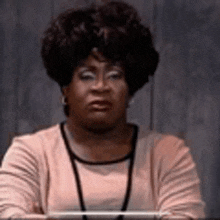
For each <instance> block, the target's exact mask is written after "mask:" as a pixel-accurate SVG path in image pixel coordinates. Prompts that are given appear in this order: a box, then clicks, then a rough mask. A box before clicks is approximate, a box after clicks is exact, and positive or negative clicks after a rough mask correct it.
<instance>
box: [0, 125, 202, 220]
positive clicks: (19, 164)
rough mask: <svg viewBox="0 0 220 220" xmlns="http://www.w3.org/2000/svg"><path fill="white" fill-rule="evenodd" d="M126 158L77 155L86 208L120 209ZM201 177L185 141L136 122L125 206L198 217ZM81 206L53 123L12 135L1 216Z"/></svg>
mask: <svg viewBox="0 0 220 220" xmlns="http://www.w3.org/2000/svg"><path fill="white" fill-rule="evenodd" d="M128 164H129V159H125V160H123V161H121V162H117V163H112V164H108V165H106V164H105V165H89V164H85V163H82V162H80V161H78V160H76V165H77V168H78V170H79V175H80V179H81V182H82V189H83V196H84V201H85V205H86V208H87V210H88V211H91V210H102V211H107V210H114V211H119V210H120V209H121V204H122V201H123V199H124V195H125V190H126V183H127V173H128V172H127V171H128ZM199 185H200V182H199V179H198V176H197V172H196V167H195V163H194V162H193V159H192V156H191V154H190V152H189V148H188V147H186V146H185V145H184V142H183V141H182V140H180V139H178V138H176V137H174V136H171V135H161V134H158V133H156V132H149V131H145V130H144V129H143V128H142V127H139V132H138V138H137V142H136V149H135V158H134V167H133V174H132V188H131V195H130V199H129V203H128V208H127V210H128V211H134V210H136V211H167V212H170V213H171V216H181V217H183V216H184V217H192V218H202V217H204V202H203V201H202V200H201V195H200V189H199V187H200V186H199ZM73 210H77V211H80V205H79V199H78V192H77V187H76V181H75V176H74V173H73V169H72V166H71V162H70V158H69V155H68V152H67V149H66V146H65V144H64V140H63V138H62V135H61V131H60V126H59V125H55V126H52V127H50V128H48V129H45V130H42V131H39V132H37V133H34V134H30V135H25V136H21V137H17V138H14V140H13V143H12V145H11V146H10V148H9V149H8V151H7V153H6V155H5V157H4V160H3V163H2V167H1V169H0V218H8V217H18V216H21V217H37V218H42V219H44V218H45V217H46V214H48V213H49V212H52V211H73Z"/></svg>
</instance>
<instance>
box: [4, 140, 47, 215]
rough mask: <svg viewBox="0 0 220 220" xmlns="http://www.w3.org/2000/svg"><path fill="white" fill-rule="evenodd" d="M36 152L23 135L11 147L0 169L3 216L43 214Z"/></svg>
mask: <svg viewBox="0 0 220 220" xmlns="http://www.w3.org/2000/svg"><path fill="white" fill-rule="evenodd" d="M35 144H38V143H36V142H35ZM37 155H38V153H37V152H35V151H34V148H33V147H29V146H28V145H27V144H26V142H25V141H23V140H22V138H15V139H14V141H13V144H12V146H10V148H9V149H8V151H7V153H6V155H5V157H4V160H3V163H2V167H1V169H0V218H18V217H19V218H38V219H43V218H44V215H43V213H42V211H41V210H40V207H41V201H40V198H41V195H40V177H39V166H38V156H37Z"/></svg>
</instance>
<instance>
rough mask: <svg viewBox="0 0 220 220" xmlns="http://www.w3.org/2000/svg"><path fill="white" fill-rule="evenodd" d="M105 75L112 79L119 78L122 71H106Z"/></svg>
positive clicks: (121, 75)
mask: <svg viewBox="0 0 220 220" xmlns="http://www.w3.org/2000/svg"><path fill="white" fill-rule="evenodd" d="M107 77H108V78H111V79H113V80H117V79H121V78H123V72H121V71H119V70H113V71H110V72H108V74H107Z"/></svg>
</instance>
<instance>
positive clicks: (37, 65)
mask: <svg viewBox="0 0 220 220" xmlns="http://www.w3.org/2000/svg"><path fill="white" fill-rule="evenodd" d="M96 1H97V2H98V0H96ZM91 2H95V0H90V1H89V0H87V1H85V0H0V144H1V148H0V154H1V155H3V154H4V153H5V151H6V150H7V148H8V146H9V144H10V141H11V138H12V137H13V136H14V135H18V134H23V133H26V132H32V131H34V130H38V129H40V128H43V127H46V126H49V125H52V124H55V123H57V122H60V121H62V120H64V119H65V117H64V116H63V113H62V106H61V104H60V102H59V97H60V91H59V87H58V86H57V85H56V84H55V83H54V82H52V81H51V80H50V79H49V78H48V77H47V76H46V74H45V69H44V68H43V65H42V61H41V58H40V37H41V35H42V32H43V30H44V29H45V27H46V26H47V24H48V22H49V21H50V19H51V16H55V15H57V14H58V13H59V12H61V11H63V10H65V9H67V8H69V7H75V8H77V7H81V6H85V5H88V4H90V3H91ZM126 2H129V3H131V4H132V5H134V6H135V7H136V8H137V9H138V11H139V13H140V15H141V17H142V19H143V23H144V24H146V25H148V26H149V27H150V29H151V31H152V33H153V36H154V42H155V46H156V48H157V50H158V51H159V53H160V55H161V60H160V64H159V67H158V69H157V72H156V74H155V78H154V79H151V82H150V83H149V84H147V85H146V86H145V87H144V88H143V89H141V90H140V91H139V92H138V93H137V94H136V96H135V97H134V102H133V104H132V105H131V107H130V109H129V120H130V121H133V122H136V123H138V124H144V125H146V126H150V124H151V125H153V128H154V129H156V130H158V131H160V132H166V133H172V134H175V135H177V136H179V137H182V138H184V139H185V140H186V142H187V143H188V145H189V146H190V147H191V151H192V154H193V156H194V159H195V161H196V163H197V167H198V171H199V175H200V178H201V188H202V193H203V198H204V200H205V202H206V204H207V208H206V213H207V217H216V218H217V217H218V218H220V162H219V160H220V132H219V131H220V68H219V60H220V0H126Z"/></svg>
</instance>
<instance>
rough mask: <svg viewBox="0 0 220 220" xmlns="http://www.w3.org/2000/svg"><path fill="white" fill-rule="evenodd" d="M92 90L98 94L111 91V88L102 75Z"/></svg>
mask: <svg viewBox="0 0 220 220" xmlns="http://www.w3.org/2000/svg"><path fill="white" fill-rule="evenodd" d="M92 89H93V90H94V91H98V92H106V91H109V89H110V87H109V84H108V80H107V79H105V77H104V75H100V76H98V77H97V78H96V80H95V81H94V84H93V86H92Z"/></svg>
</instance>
